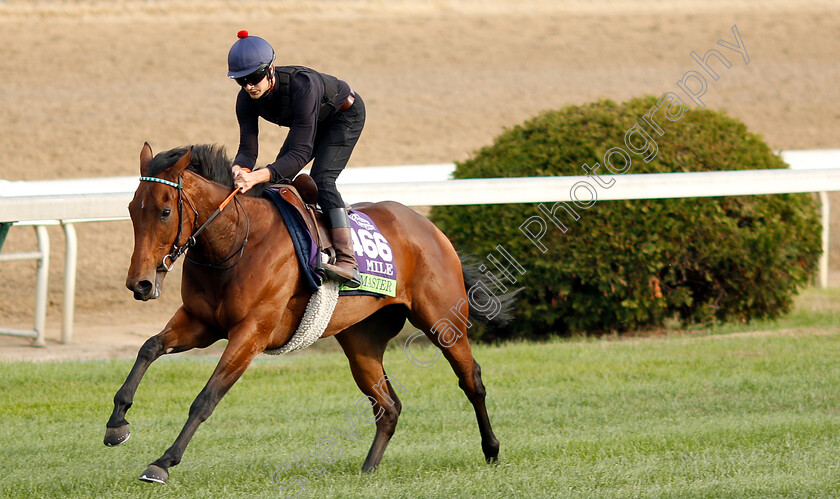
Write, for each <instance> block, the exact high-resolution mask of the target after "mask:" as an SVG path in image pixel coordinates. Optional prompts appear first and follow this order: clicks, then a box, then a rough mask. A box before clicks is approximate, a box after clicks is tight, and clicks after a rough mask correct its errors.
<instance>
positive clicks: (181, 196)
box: [140, 177, 251, 272]
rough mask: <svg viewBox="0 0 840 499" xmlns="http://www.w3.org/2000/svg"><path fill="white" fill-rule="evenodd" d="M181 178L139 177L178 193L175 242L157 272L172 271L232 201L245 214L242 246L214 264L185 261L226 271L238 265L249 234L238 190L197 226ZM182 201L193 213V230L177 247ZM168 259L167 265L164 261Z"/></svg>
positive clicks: (195, 213)
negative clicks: (233, 259)
mask: <svg viewBox="0 0 840 499" xmlns="http://www.w3.org/2000/svg"><path fill="white" fill-rule="evenodd" d="M182 178H183V177H178V182H177V183H176V182H172V181H170V180H165V179H162V178H158V177H140V181H141V182H156V183H158V184H163V185H168V186H169V187H174V188H175V190H177V191H178V233H177V234H176V235H175V242H174V243H172V249H171V250H170V251H169V253H167V254H166V255H165V256H164V257H163V261H161V263H160V266H158V270H159V271H161V270H162V271H164V272H171V271H172V269H173V268H174V267H175V260H177V259H178V258H180V257H181V255H183V254H184V253H186V252H187V250H188V249H190V248H192V247H193V246H195V245H196V238H197V237H198V235H199V234H201V231H203V230H204V229H205V228H206V227H207V226H208V225H209V224H210V222H212V221H213V220H215V218H216V217H217V216H218V215H219V213H221V212H222V210H224V209H225V207H226V206H227V205H228V203H230V201H231V200H233V202H234V205H235V206H236V210H237V212H238V211H239V209H240V208H241V209H242V212H243V213H245V224H246V225H245V238H244V239H243V240H242V244H241V245H240V246H239V249H237V250H235V251H233V252H232V253H231V254H230V255H228V256H226V257H225V258H223V259H222V260H220V261H218V262H215V263H202V262H199V261H196V260H194V259H192V258H190V256H189V255H186V259H187V260H189V261H190V263H194V264H196V265H198V266H201V267H210V268H214V269H219V270H227V269H230V268H232V267H233V266H234V265H236V264H237V263H239V261H240V260H241V259H242V254H243V253H244V252H245V245H246V244H248V236H249V235H250V234H251V217H249V216H248V212H247V211H245V209H244V208H242V204H241V203H240V202H239V200H238V199H236V194H237V193H239V189H234V191H233V192H231V193H230V194H229V195H228V197H227V198H226V199H225V200H224V201H222V204H220V205H219V207H218V208H216V211H214V212H213V213H212V214H211V215H210V216H209V217H208V218H207V220H205V221H204V223H202V224H201V225H200V226H199V225H198V210H196V209H195V205H193V203H192V201H190V198H189V197H187V193H186V192H184V185H183V181H182ZM184 201H186V202H187V204H188V205H189V207H190V209H191V210H192V211H193V230H192V235H190V236H189V237H188V238H187V242H185V243H184V244H182V245H178V241H180V240H181V233H182V232H183V227H184ZM237 255H239V256H238V258H237V259H236V261H234V262H233V263H231V264H230V265H226V266H224V265H223V264H225V263H226V262H228V261H230V259H231V258H233V257H235V256H237ZM167 258H168V259H169V264H168V265H167V263H166V260H167Z"/></svg>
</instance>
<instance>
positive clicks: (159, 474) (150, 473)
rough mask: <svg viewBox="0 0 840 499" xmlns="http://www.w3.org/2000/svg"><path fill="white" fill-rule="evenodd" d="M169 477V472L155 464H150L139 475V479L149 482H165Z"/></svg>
mask: <svg viewBox="0 0 840 499" xmlns="http://www.w3.org/2000/svg"><path fill="white" fill-rule="evenodd" d="M168 479H169V472H168V471H166V470H165V469H163V468H161V467H160V466H158V465H156V464H150V465H149V467H148V468H146V471H144V472H143V474H142V475H140V480H143V481H144V482H149V483H163V484H165V483H166V480H168Z"/></svg>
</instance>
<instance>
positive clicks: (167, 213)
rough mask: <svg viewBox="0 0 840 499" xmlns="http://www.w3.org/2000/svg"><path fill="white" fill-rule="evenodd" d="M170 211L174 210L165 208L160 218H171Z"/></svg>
mask: <svg viewBox="0 0 840 499" xmlns="http://www.w3.org/2000/svg"><path fill="white" fill-rule="evenodd" d="M170 213H172V210H170V209H169V208H164V209H163V210H162V211H161V212H160V218H161V219H164V220H165V219H167V218H169V214H170Z"/></svg>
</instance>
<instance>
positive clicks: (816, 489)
mask: <svg viewBox="0 0 840 499" xmlns="http://www.w3.org/2000/svg"><path fill="white" fill-rule="evenodd" d="M803 296H804V299H805V300H806V301H808V300H810V301H808V303H811V304H813V303H817V304H819V303H820V300H822V299H823V298H829V299H830V298H833V297H834V296H833V295H832V294H831V292H810V294H809V293H806V294H805V295H803ZM809 296H810V298H809ZM828 301H832V302H833V300H828ZM803 308H806V309H807V308H808V306H807V305H803V304H800V305H799V306H798V309H800V310H801V309H803ZM817 308H819V307H817ZM806 312H807V313H801V315H799V316H797V315H796V314H797V313H798V312H795V313H794V314H793V315H791V316H790V317H789V318H788V319H786V320H787V321H788V322H787V323H784V324H783V325H782V327H776V328H769V327H765V328H763V329H770V331H766V332H752V333H749V332H748V333H746V334H740V333H743V331H744V330H756V329H762V328H761V327H760V325H759V326H756V325H753V326H749V327H747V328H742V329H741V330H739V331H732V330H729V329H728V328H723V329H721V328H717V329H711V330H703V331H694V332H683V333H676V334H675V333H673V332H672V333H670V334H667V335H664V336H662V337H655V338H641V339H637V338H634V339H629V340H628V339H620V340H615V339H600V340H593V339H575V340H555V341H551V342H548V343H544V344H527V343H513V344H507V345H504V346H474V355H475V357H476V359H477V360H478V362H479V363H480V364H481V365H482V369H483V376H484V383H485V385H486V386H487V390H488V399H487V404H488V410H489V413H490V417H491V420H492V422H493V424H494V429H495V431H496V434H497V436H498V438H499V440H500V442H501V445H502V448H501V455H500V457H501V462H500V463H499V464H498V465H495V466H491V465H487V464H485V463H484V460H483V455H482V453H481V449H480V443H479V436H478V429H477V425H476V422H475V417H474V414H473V411H472V408H471V406H470V405H469V403H468V401H467V400H466V397H464V395H463V393H462V392H461V391H460V389H459V388H458V387H457V380H456V378H455V376H454V374H453V373H452V371H451V369H450V368H449V366H448V365H447V364H446V363H445V361H443V360H441V361H439V362H437V363H436V364H435V365H433V366H432V367H429V368H419V367H417V366H415V365H414V364H412V363H411V362H409V361H408V360H407V359H406V357H405V355H404V354H403V351H402V349H401V348H400V347H399V346H397V347H396V348H393V349H391V350H389V352H388V353H387V354H386V369H387V370H388V373H389V375H391V376H393V377H395V378H396V379H397V380H399V382H400V383H401V384H402V385H403V386H404V390H403V391H401V392H400V391H398V393H399V395H400V398H401V400H402V402H403V413H402V416H401V418H400V422H399V424H398V427H397V432H396V434H395V435H394V438H393V440H392V441H391V444H390V446H389V448H388V451H387V452H386V453H385V457H384V459H383V461H382V465H381V466H380V468H379V469H378V470H377V472H376V473H375V474H372V475H367V474H366V475H362V474H360V473H359V469H360V467H361V463H362V461H363V460H364V457H365V455H366V453H367V450H368V447H369V445H370V442H371V440H372V438H373V429H374V427H373V425H372V424H369V423H366V422H364V421H363V420H361V419H360V418H359V416H357V415H356V411H355V404H356V401H357V400H358V399H359V397H360V393H359V392H358V390H357V388H356V386H355V384H354V382H353V381H352V378H351V376H350V374H349V369H348V368H347V364H346V361H345V359H344V357H343V356H342V355H341V354H340V353H331V352H322V353H317V354H314V355H313V354H308V355H307V354H305V353H303V354H296V355H292V356H290V357H288V358H280V359H276V358H268V357H262V358H260V359H258V360H257V361H255V362H254V364H253V365H252V366H251V367H250V368H249V370H248V371H247V372H246V374H245V376H244V377H243V378H242V379H241V380H240V381H239V383H237V385H236V386H235V387H234V388H233V389H232V390H231V392H230V393H229V394H228V395H227V396H226V397H225V399H223V400H222V402H221V403H220V404H219V406H218V407H217V409H216V411H215V413H214V414H213V415H212V416H211V417H210V419H209V420H208V421H207V422H205V423H204V424H203V425H202V427H201V428H200V429H199V431H198V433H197V434H196V436H195V438H193V440H192V442H191V444H190V446H189V447H188V448H187V451H186V453H185V455H184V460H183V462H182V463H181V464H180V465H178V466H175V467H173V468H172V469H171V470H170V472H171V478H170V480H169V484H167V485H165V486H158V485H153V484H147V483H142V482H140V481H138V480H137V477H138V476H139V474H140V473H141V472H142V471H143V470H144V469H145V466H146V464H148V463H149V462H151V461H153V460H155V459H157V458H158V457H159V456H160V455H161V454H162V453H163V451H164V450H165V449H166V448H167V447H168V446H169V445H171V443H172V441H173V440H174V438H175V437H176V436H177V434H178V432H179V431H180V429H181V427H182V425H183V423H184V421H185V420H186V416H187V411H188V409H189V405H190V403H191V402H192V400H193V398H194V397H195V395H196V394H197V393H198V391H199V390H200V389H201V387H202V386H203V385H204V382H205V381H206V379H207V377H208V376H209V374H210V373H211V371H212V370H213V367H214V365H215V362H216V359H210V358H199V357H190V358H180V359H179V358H177V356H175V357H173V358H164V359H161V360H159V361H158V362H157V363H155V364H154V365H153V366H152V367H151V369H150V370H149V373H148V374H147V376H146V378H145V379H144V380H143V383H141V385H140V389H139V390H138V393H137V397H136V399H135V404H134V407H133V408H132V409H131V410H130V411H129V413H128V420H129V421H130V422H131V424H132V437H131V439H130V440H129V441H128V442H126V443H125V444H123V445H122V446H119V447H117V448H107V447H105V446H104V445H103V444H102V437H103V434H104V430H105V421H106V420H107V418H108V415H109V414H110V411H111V408H112V403H111V400H112V398H113V394H114V392H115V391H116V390H117V388H118V387H119V386H120V384H121V383H122V381H123V380H124V378H125V376H126V374H127V373H128V370H129V369H130V366H131V362H130V361H103V362H70V363H45V364H31V363H8V364H0V386H2V390H0V421H2V423H0V450H1V452H2V454H0V464H2V467H0V468H2V480H0V495H2V496H8V497H58V496H69V497H126V496H129V497H145V496H163V497H169V496H173V497H292V496H294V494H295V493H297V492H303V495H302V497H324V496H326V497H333V496H340V497H385V496H387V497H622V498H623V497H738V498H743V497H837V496H838V495H840V470H838V465H837V459H836V454H837V451H838V449H840V438H838V430H840V411H838V394H840V367H838V363H837V359H838V358H840V334H838V332H837V329H836V328H834V327H830V325H832V324H834V322H835V320H836V319H834V318H833V316H831V314H829V313H825V314H820V313H819V310H806ZM815 314H816V315H815ZM773 329H775V330H773ZM733 332H735V333H739V334H731V333H733ZM419 353H420V354H423V353H427V354H428V355H427V356H425V357H422V358H431V356H432V351H431V350H427V351H425V352H424V351H423V350H420V351H419ZM418 357H420V355H418ZM363 414H365V415H366V411H365V412H363ZM353 425H355V430H356V431H357V432H358V436H356V435H355V432H354V430H353ZM327 436H331V437H332V438H333V441H334V442H337V444H336V445H337V446H336V447H333V448H332V449H330V452H329V453H328V454H329V456H328V457H330V459H328V460H334V462H331V463H328V464H324V463H321V462H320V461H318V460H317V458H316V457H315V455H316V454H318V452H319V449H320V450H323V449H322V448H320V447H319V445H323V443H322V444H319V441H321V440H322V439H323V438H324V437H327ZM322 453H323V454H327V453H324V452H322ZM307 454H309V460H308V462H309V463H310V465H309V470H307V469H306V468H305V467H304V466H303V465H302V464H300V462H299V461H300V459H301V458H303V457H305V456H306V455H307ZM278 469H279V470H280V471H278ZM295 476H299V477H302V478H297V479H295V478H294V477H295ZM295 480H297V481H295ZM284 482H285V483H287V484H290V487H289V488H287V489H285V490H281V489H279V488H278V487H277V484H280V483H284ZM304 488H305V490H304Z"/></svg>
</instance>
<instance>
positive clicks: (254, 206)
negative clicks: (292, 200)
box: [187, 173, 294, 260]
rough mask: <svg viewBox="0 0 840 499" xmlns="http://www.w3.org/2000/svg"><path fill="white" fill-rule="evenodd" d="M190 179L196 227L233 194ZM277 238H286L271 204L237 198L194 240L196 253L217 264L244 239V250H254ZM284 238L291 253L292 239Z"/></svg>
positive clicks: (285, 232) (190, 194)
mask: <svg viewBox="0 0 840 499" xmlns="http://www.w3.org/2000/svg"><path fill="white" fill-rule="evenodd" d="M191 175H194V176H195V179H191V180H193V181H192V182H190V189H189V192H188V193H187V195H188V196H190V199H191V200H192V201H193V203H195V208H196V211H197V212H198V224H197V225H198V226H200V225H201V224H202V223H204V222H205V221H206V220H207V219H208V218H209V217H210V216H211V215H212V214H213V212H215V211H216V209H217V208H219V206H220V205H221V204H222V202H223V201H224V200H225V198H227V196H228V195H229V194H230V193H231V192H232V191H229V190H227V189H225V188H224V187H222V186H220V185H219V184H216V183H214V182H211V181H209V180H207V179H205V178H204V177H201V176H199V175H196V174H194V173H191ZM187 209H189V208H187ZM278 234H281V235H282V234H288V230H287V229H286V227H285V224H284V223H283V218H282V217H281V216H280V214H279V213H278V211H277V209H276V208H275V207H274V206H273V205H272V204H271V202H270V201H268V200H267V199H264V198H255V197H251V196H246V195H243V194H237V196H236V198H234V199H233V200H232V201H230V202H229V203H228V204H227V206H226V207H225V209H224V210H222V211H221V212H220V213H219V215H217V216H216V218H215V219H214V220H213V221H212V222H210V223H209V224H207V226H206V227H205V228H204V229H203V230H202V232H201V234H200V235H199V237H198V238H197V240H196V242H197V246H196V249H197V250H198V251H199V252H200V253H202V254H203V255H205V256H206V258H208V259H216V260H219V259H222V258H226V257H228V256H230V253H231V252H233V251H235V250H236V249H237V248H239V247H240V245H241V244H242V242H243V239H244V238H245V237H246V235H247V237H248V243H247V246H248V247H254V246H257V245H258V244H260V242H261V241H262V240H264V239H266V238H276V237H277V236H278ZM285 237H286V239H288V242H289V245H288V246H289V249H290V251H291V253H293V252H294V247H293V246H292V244H291V239H290V238H289V236H285ZM272 246H274V249H273V250H274V251H278V252H281V251H283V250H282V249H281V248H280V247H279V246H285V245H279V244H276V245H272ZM246 251H247V250H246Z"/></svg>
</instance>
